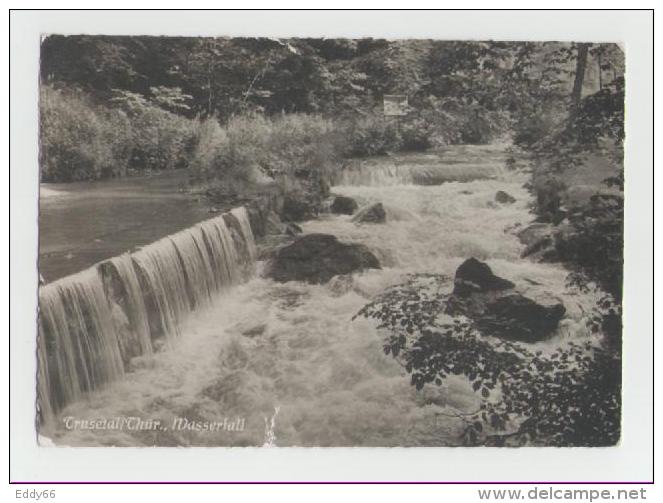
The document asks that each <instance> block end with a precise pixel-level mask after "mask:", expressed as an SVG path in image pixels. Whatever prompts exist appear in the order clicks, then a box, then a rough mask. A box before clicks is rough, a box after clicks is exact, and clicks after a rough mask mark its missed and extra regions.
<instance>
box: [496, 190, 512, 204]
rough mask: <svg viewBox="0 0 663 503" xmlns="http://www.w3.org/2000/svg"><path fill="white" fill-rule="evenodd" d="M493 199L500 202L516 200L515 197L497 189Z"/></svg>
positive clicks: (507, 202) (510, 202) (506, 202)
mask: <svg viewBox="0 0 663 503" xmlns="http://www.w3.org/2000/svg"><path fill="white" fill-rule="evenodd" d="M495 201H497V202H498V203H500V204H513V203H515V202H516V198H515V197H513V196H512V195H511V194H508V193H507V192H504V191H503V190H498V191H497V193H496V194H495Z"/></svg>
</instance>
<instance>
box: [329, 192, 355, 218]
mask: <svg viewBox="0 0 663 503" xmlns="http://www.w3.org/2000/svg"><path fill="white" fill-rule="evenodd" d="M357 208H359V205H358V204H357V201H355V200H354V199H352V198H351V197H346V196H336V197H335V198H334V201H333V202H332V205H331V208H330V210H331V212H332V213H336V214H338V215H352V214H353V213H354V212H355V211H357Z"/></svg>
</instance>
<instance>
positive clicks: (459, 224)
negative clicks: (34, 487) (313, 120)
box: [42, 145, 594, 446]
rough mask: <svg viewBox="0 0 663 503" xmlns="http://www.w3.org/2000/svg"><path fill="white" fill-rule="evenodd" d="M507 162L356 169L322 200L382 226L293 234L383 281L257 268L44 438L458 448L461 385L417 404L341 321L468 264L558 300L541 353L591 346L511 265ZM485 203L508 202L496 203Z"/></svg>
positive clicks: (576, 313)
mask: <svg viewBox="0 0 663 503" xmlns="http://www.w3.org/2000/svg"><path fill="white" fill-rule="evenodd" d="M505 160H506V153H505V147H504V146H502V145H492V146H473V147H470V146H461V147H453V148H449V149H447V150H445V151H441V152H440V153H435V154H423V155H412V156H402V157H400V158H398V159H396V160H394V159H389V158H385V159H382V160H377V161H371V162H370V163H368V164H367V165H366V166H364V167H363V168H359V169H358V171H356V172H353V173H351V174H349V176H347V177H345V178H344V179H343V180H342V181H343V184H341V185H338V186H335V187H334V188H333V192H334V193H335V194H342V195H346V196H350V197H353V198H355V199H356V200H357V201H358V202H359V203H360V206H361V205H362V204H365V203H370V202H376V201H380V202H382V203H383V205H384V207H385V209H386V212H387V222H386V223H385V224H373V225H371V224H364V225H357V224H355V223H353V222H352V221H351V217H350V216H343V215H331V214H323V215H321V216H320V217H319V218H318V219H316V220H312V221H308V222H305V223H303V224H302V227H303V230H304V232H305V233H312V232H322V233H328V234H333V235H335V236H337V237H338V238H339V240H341V241H346V242H355V243H362V244H364V245H366V246H368V247H369V248H370V249H371V251H373V252H374V253H375V254H376V256H377V257H378V258H379V259H380V262H381V264H382V269H380V270H367V271H364V272H360V273H356V274H354V275H352V276H351V277H343V278H339V277H337V278H334V279H332V281H330V282H329V283H327V284H325V285H309V284H305V283H300V282H289V283H276V282H274V281H272V280H270V279H266V278H263V277H261V275H260V271H261V269H262V268H263V267H264V264H262V263H261V262H258V263H257V264H256V269H257V270H256V274H255V275H254V276H253V278H252V279H250V280H249V281H248V282H246V283H243V284H241V285H238V286H235V287H233V288H232V289H230V290H228V291H226V292H223V293H221V294H220V295H219V296H218V297H217V298H216V299H215V300H214V302H213V303H212V305H210V306H208V307H206V308H205V309H203V310H200V311H197V312H195V313H194V314H193V315H192V316H190V317H189V318H188V319H187V320H186V321H185V322H184V323H183V325H182V327H181V329H180V333H181V336H180V337H179V338H178V339H177V340H176V341H174V342H172V343H171V345H170V346H169V347H166V348H165V349H164V350H163V351H160V352H158V353H156V354H154V355H150V356H145V357H140V358H136V359H135V361H133V362H132V369H131V371H130V372H128V373H127V374H126V375H125V377H124V379H122V380H121V381H118V382H115V383H112V384H110V385H108V386H107V387H106V388H104V389H101V390H99V391H95V392H93V393H91V394H90V395H89V396H87V397H86V398H85V399H84V400H80V401H78V402H75V403H72V404H70V405H68V406H67V407H65V408H64V410H62V411H61V412H60V413H59V415H58V418H57V421H56V422H55V423H54V425H51V426H50V427H49V428H48V429H46V430H44V431H42V435H44V436H47V437H49V438H50V439H51V440H52V441H53V442H54V443H55V444H58V445H86V446H89V445H106V446H109V445H115V446H136V445H138V446H153V445H159V446H175V445H177V446H189V445H191V446H194V445H195V446H264V445H267V446H453V445H459V443H460V439H459V435H460V433H461V429H462V426H463V425H462V423H461V421H459V420H458V419H457V418H455V417H454V414H455V413H458V412H468V411H471V410H475V409H476V407H477V404H478V401H477V398H476V396H475V393H474V392H473V391H472V389H471V388H470V386H469V385H468V384H467V383H466V382H465V381H464V380H463V379H460V378H450V379H448V380H446V381H447V382H445V383H444V384H443V385H442V386H435V385H426V386H425V387H424V388H423V389H422V390H421V391H416V390H415V388H414V387H413V386H411V385H410V378H409V375H408V374H407V373H406V371H405V369H404V368H402V367H401V366H400V365H399V364H398V363H397V361H395V360H394V359H393V358H392V357H391V356H388V355H385V354H384V352H383V349H382V343H383V339H384V335H385V334H383V333H380V332H379V331H378V330H377V329H376V328H375V326H374V323H373V322H372V321H370V320H366V319H364V318H362V317H359V318H357V319H355V320H354V321H353V319H352V318H353V316H354V315H355V314H356V313H357V311H359V309H361V307H362V306H364V305H365V304H366V303H368V302H369V301H370V300H371V299H372V298H374V297H375V296H376V295H377V294H379V293H380V292H383V291H384V290H385V289H386V288H388V287H389V286H392V285H395V284H398V283H401V282H403V281H405V280H406V279H407V277H408V275H410V274H413V273H437V274H443V275H445V276H447V277H448V278H449V281H448V287H449V290H451V288H452V286H453V276H454V272H455V270H456V268H457V267H458V265H460V263H461V262H463V261H464V260H465V259H467V258H469V257H475V258H477V259H480V260H483V261H486V262H487V263H488V264H489V265H490V266H491V268H492V269H493V271H494V272H495V273H496V274H498V275H500V276H502V277H506V278H509V279H511V280H512V281H514V282H516V283H517V284H519V285H520V284H523V285H531V286H530V287H528V286H525V288H532V289H536V288H539V289H545V291H547V292H550V293H552V294H553V295H555V296H558V297H559V298H560V299H562V300H563V302H564V304H565V306H566V309H567V314H566V317H565V319H564V320H562V322H561V323H560V327H559V329H558V331H557V333H556V334H555V335H554V337H552V338H551V339H550V340H548V341H546V342H543V343H538V344H537V345H538V346H540V349H542V350H543V351H552V350H553V349H554V348H556V347H559V346H561V345H564V344H565V343H566V342H567V341H569V340H578V339H584V338H587V337H591V335H589V334H588V332H587V329H586V328H585V324H584V320H583V313H584V312H586V311H588V310H589V309H590V308H591V306H592V305H593V302H594V298H593V297H592V295H591V294H589V293H580V292H577V291H574V290H570V289H569V288H568V287H567V286H566V276H567V274H568V271H567V270H565V269H564V268H563V266H561V265H560V264H541V263H534V262H530V261H528V260H527V259H521V258H520V255H521V253H522V250H523V245H522V244H521V243H520V242H519V241H518V239H517V237H516V236H515V234H514V232H513V230H514V229H517V228H518V226H524V225H527V224H528V223H529V222H531V221H532V219H533V216H532V214H531V213H530V212H529V209H528V205H529V203H530V197H531V196H530V195H529V194H528V192H527V191H526V190H525V189H524V188H523V184H524V183H525V182H526V181H527V176H528V175H527V174H526V173H523V172H518V171H509V170H506V169H505ZM472 173H474V174H475V176H471V175H472ZM427 180H428V183H427ZM454 180H461V181H454ZM441 181H444V183H440V182H441ZM499 190H503V191H505V192H507V193H509V194H511V195H512V196H513V197H514V198H515V199H516V202H515V203H513V204H499V203H497V202H495V193H496V192H497V191H499ZM132 418H139V419H140V420H138V419H132ZM104 419H105V420H106V421H105V422H104V421H103V420H104ZM76 421H78V422H76ZM210 430H212V431H210Z"/></svg>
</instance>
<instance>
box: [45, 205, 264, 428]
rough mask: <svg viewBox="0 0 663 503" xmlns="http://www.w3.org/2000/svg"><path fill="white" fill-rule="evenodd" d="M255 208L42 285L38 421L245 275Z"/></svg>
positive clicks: (250, 262)
mask: <svg viewBox="0 0 663 503" xmlns="http://www.w3.org/2000/svg"><path fill="white" fill-rule="evenodd" d="M261 213H262V212H260V211H259V209H257V208H255V207H252V208H250V210H247V209H246V208H245V207H243V206H242V207H239V208H235V209H233V210H231V211H228V212H227V213H223V214H220V215H218V216H216V217H214V218H211V219H209V220H205V221H203V222H200V223H199V224H197V225H195V226H193V227H190V228H188V229H185V230H183V231H180V232H177V233H176V234H172V235H170V236H167V237H164V238H162V239H160V240H159V241H156V242H154V243H152V244H149V245H147V246H144V247H142V248H140V249H138V250H136V251H134V252H132V253H125V254H123V255H120V256H117V257H114V258H111V259H109V260H105V261H103V262H100V263H98V264H96V265H94V266H92V267H90V268H88V269H86V270H83V271H81V272H79V273H76V274H72V275H70V276H67V277H64V278H62V279H60V280H57V281H55V282H52V283H49V284H47V285H44V286H42V287H40V289H39V317H38V341H37V355H38V376H37V377H38V386H37V388H38V389H37V408H38V418H39V422H40V423H41V424H45V423H47V422H50V421H52V420H53V418H54V416H55V415H56V414H57V413H58V411H60V410H61V409H62V408H63V407H64V406H65V405H67V404H68V403H71V402H73V401H75V400H77V399H79V398H81V397H83V396H84V395H85V394H86V393H88V392H91V391H94V390H95V389H98V388H100V387H102V386H104V385H105V384H107V383H109V382H112V381H114V380H117V379H120V378H122V376H123V374H124V373H125V370H126V369H127V368H128V367H129V363H130V361H131V359H132V358H135V357H137V356H144V355H149V354H151V353H153V352H154V351H155V350H157V349H158V348H160V347H162V346H163V345H164V342H168V341H169V340H170V339H172V338H174V337H177V336H178V335H179V327H180V324H181V322H182V320H183V319H184V318H185V316H187V315H188V314H189V313H191V312H192V311H194V310H196V309H199V308H201V307H204V306H206V305H208V304H209V303H210V302H211V301H212V299H213V298H214V296H215V295H216V294H217V293H219V292H221V291H222V290H224V289H226V288H229V287H230V286H231V285H233V284H236V283H238V282H241V281H243V280H244V279H246V278H247V277H248V276H250V275H251V274H252V272H253V269H254V267H255V260H256V245H255V240H254V235H253V232H252V221H253V222H254V223H255V224H258V223H259V222H260V219H261Z"/></svg>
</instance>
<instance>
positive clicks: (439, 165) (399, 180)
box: [337, 158, 501, 187]
mask: <svg viewBox="0 0 663 503" xmlns="http://www.w3.org/2000/svg"><path fill="white" fill-rule="evenodd" d="M492 160H493V159H492V158H486V160H481V159H472V160H471V162H457V161H456V160H449V161H445V160H444V158H440V159H437V160H436V161H435V162H434V163H430V162H427V163H425V164H424V163H421V162H420V163H417V162H402V163H398V162H395V161H384V160H383V161H382V162H380V163H379V164H375V163H374V162H371V161H368V162H366V161H359V162H357V163H354V164H351V165H348V166H347V167H346V168H345V169H344V170H343V172H342V173H341V175H340V177H339V179H338V180H337V184H338V185H345V186H347V185H355V186H374V187H375V186H380V187H383V186H396V185H441V184H443V183H447V182H469V181H472V180H479V179H489V178H496V177H498V176H499V175H500V174H501V170H500V167H501V165H500V164H497V163H494V162H488V161H492Z"/></svg>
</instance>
